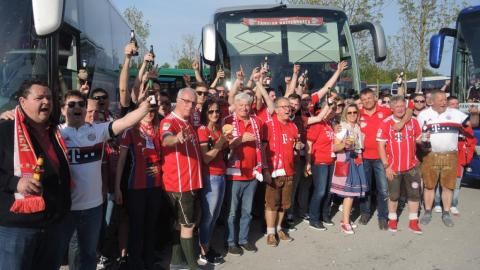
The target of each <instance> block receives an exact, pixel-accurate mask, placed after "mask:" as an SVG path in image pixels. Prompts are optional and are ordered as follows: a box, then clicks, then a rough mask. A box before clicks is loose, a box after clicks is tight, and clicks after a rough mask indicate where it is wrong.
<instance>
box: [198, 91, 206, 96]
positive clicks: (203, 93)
mask: <svg viewBox="0 0 480 270" xmlns="http://www.w3.org/2000/svg"><path fill="white" fill-rule="evenodd" d="M197 95H199V96H206V95H208V92H201V91H197Z"/></svg>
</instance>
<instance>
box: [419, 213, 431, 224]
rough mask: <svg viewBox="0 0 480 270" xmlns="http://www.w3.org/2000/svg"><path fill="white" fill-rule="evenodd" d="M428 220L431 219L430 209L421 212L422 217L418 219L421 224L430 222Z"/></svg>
mask: <svg viewBox="0 0 480 270" xmlns="http://www.w3.org/2000/svg"><path fill="white" fill-rule="evenodd" d="M430 221H432V211H431V210H430V211H428V210H426V211H425V213H423V216H422V218H421V219H420V223H421V224H422V225H427V224H428V223H430Z"/></svg>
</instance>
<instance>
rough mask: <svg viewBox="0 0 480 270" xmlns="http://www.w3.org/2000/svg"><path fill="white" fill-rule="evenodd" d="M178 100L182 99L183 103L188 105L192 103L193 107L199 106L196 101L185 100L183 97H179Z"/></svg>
mask: <svg viewBox="0 0 480 270" xmlns="http://www.w3.org/2000/svg"><path fill="white" fill-rule="evenodd" d="M178 99H180V100H181V101H183V102H184V103H186V104H190V103H191V104H192V105H193V106H195V105H197V102H195V101H191V100H188V99H184V98H181V97H179V98H178Z"/></svg>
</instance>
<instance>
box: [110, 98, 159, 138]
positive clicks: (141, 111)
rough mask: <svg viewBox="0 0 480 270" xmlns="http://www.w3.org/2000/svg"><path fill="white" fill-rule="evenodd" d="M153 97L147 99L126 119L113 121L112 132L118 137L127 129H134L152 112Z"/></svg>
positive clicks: (126, 116) (125, 117)
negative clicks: (151, 102) (151, 100)
mask: <svg viewBox="0 0 480 270" xmlns="http://www.w3.org/2000/svg"><path fill="white" fill-rule="evenodd" d="M151 98H152V97H147V98H146V99H145V100H144V101H143V102H142V103H140V105H139V106H138V108H137V109H136V110H134V111H132V112H130V113H128V114H127V115H125V116H124V117H122V118H120V119H117V120H115V121H113V123H112V131H113V134H114V135H118V134H120V133H121V132H123V131H124V130H125V129H127V128H130V127H133V126H134V125H135V124H137V123H138V122H140V120H142V118H143V117H144V116H145V115H147V113H148V112H149V111H150V99H151Z"/></svg>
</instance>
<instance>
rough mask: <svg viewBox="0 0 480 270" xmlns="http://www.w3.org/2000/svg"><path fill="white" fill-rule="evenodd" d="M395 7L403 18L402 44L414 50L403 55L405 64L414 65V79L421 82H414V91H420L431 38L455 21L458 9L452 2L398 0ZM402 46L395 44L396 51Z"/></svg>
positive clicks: (453, 1) (452, 0)
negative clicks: (406, 44)
mask: <svg viewBox="0 0 480 270" xmlns="http://www.w3.org/2000/svg"><path fill="white" fill-rule="evenodd" d="M398 5H399V6H400V16H401V17H403V19H402V20H400V21H402V22H403V27H402V32H403V33H402V34H401V35H403V36H404V37H405V42H408V43H410V45H411V46H412V47H413V48H412V49H411V50H410V49H407V50H406V52H405V54H404V55H403V58H404V60H405V62H404V64H405V65H406V64H407V63H408V62H410V63H411V64H414V65H415V69H416V73H417V75H416V78H417V81H419V82H420V83H417V89H416V91H417V92H419V91H421V89H422V85H421V78H422V76H423V71H424V69H425V67H426V65H427V61H426V59H427V48H428V42H429V41H430V37H431V36H432V34H434V33H436V32H437V31H438V30H440V28H442V27H447V26H448V25H450V24H451V23H452V22H454V21H455V18H456V16H457V14H458V12H459V10H460V6H458V5H457V4H456V2H455V0H398ZM463 5H465V3H463ZM402 46H405V43H403V41H402V42H401V43H400V44H398V47H399V48H401V47H402ZM408 59H410V60H408ZM408 65H409V64H408ZM408 65H407V66H408Z"/></svg>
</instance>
